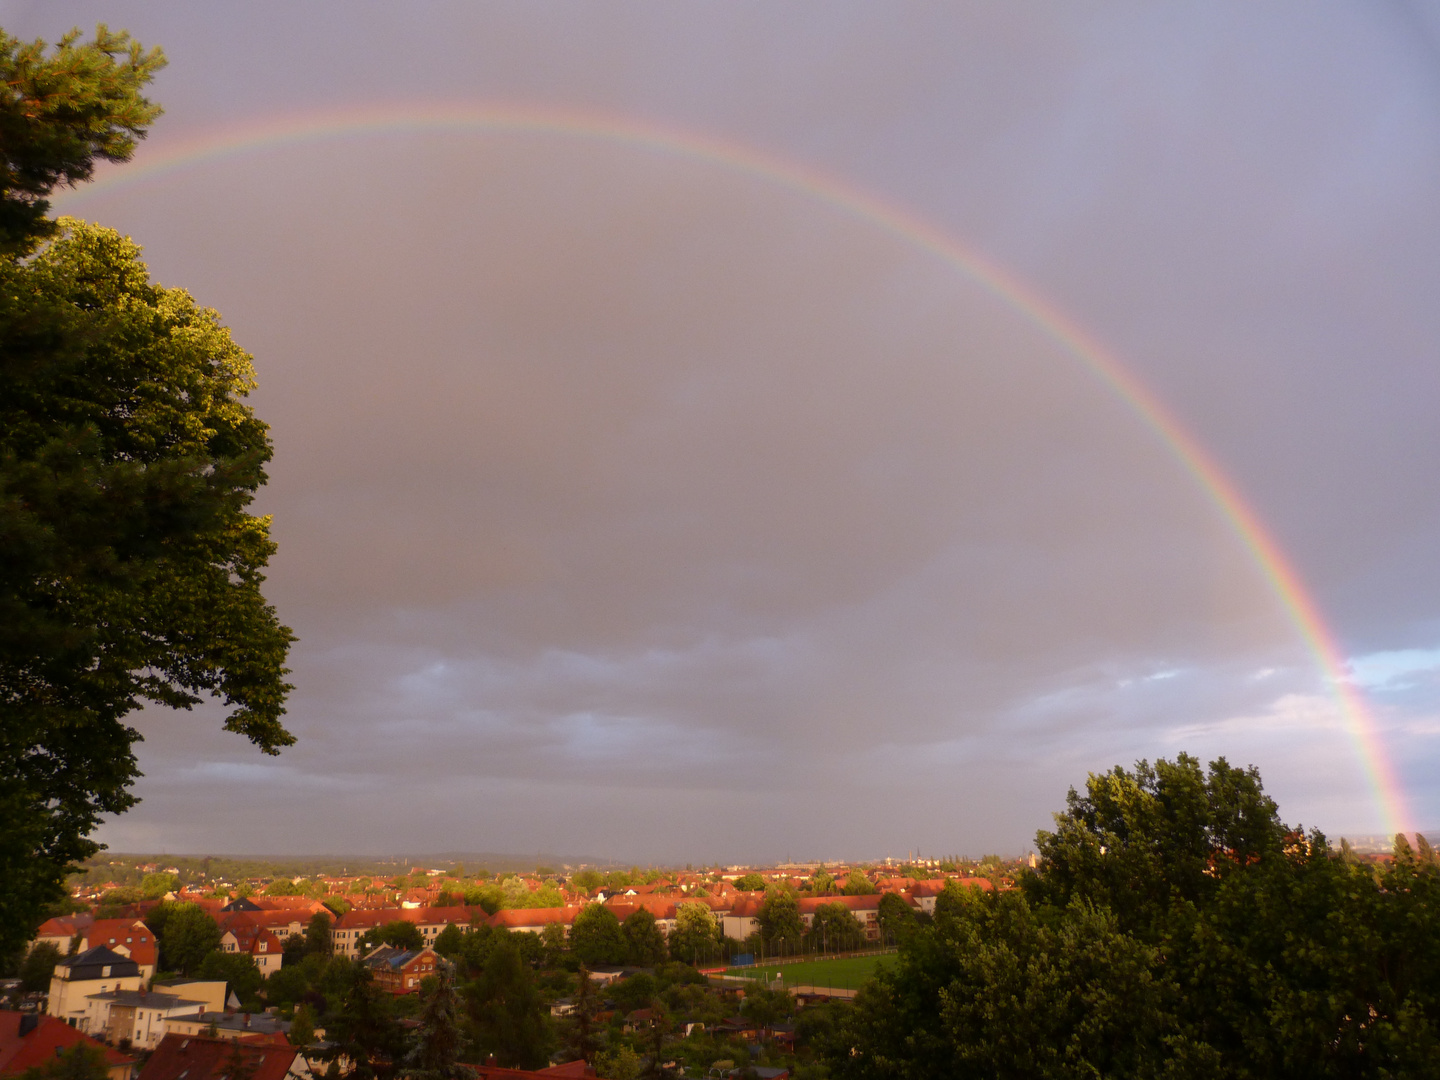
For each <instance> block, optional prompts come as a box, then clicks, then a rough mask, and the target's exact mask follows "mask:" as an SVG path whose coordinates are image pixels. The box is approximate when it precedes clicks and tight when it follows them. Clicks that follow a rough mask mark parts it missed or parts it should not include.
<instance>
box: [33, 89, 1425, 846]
mask: <svg viewBox="0 0 1440 1080" xmlns="http://www.w3.org/2000/svg"><path fill="white" fill-rule="evenodd" d="M424 132H435V133H451V134H492V135H494V134H506V133H528V134H536V133H539V134H551V135H555V136H557V137H565V138H571V139H586V140H593V141H599V142H607V143H620V144H624V145H628V146H631V147H635V148H637V149H648V150H650V151H654V152H658V153H662V154H669V155H676V156H680V157H685V158H690V159H693V160H696V161H699V162H703V163H706V164H709V165H712V166H715V167H719V168H723V169H728V170H731V171H734V172H739V173H743V174H745V175H747V176H751V177H755V178H758V179H760V180H763V181H765V182H767V183H770V184H773V185H775V186H777V187H780V188H785V189H789V190H790V191H794V192H798V193H800V194H802V195H805V196H807V197H809V198H812V199H814V200H817V201H819V202H821V203H824V204H826V205H828V206H829V207H831V208H833V209H834V210H835V211H837V212H839V213H841V214H844V215H846V216H849V217H852V218H855V219H858V220H859V221H862V222H864V223H867V224H869V225H870V226H872V227H875V228H878V229H881V230H884V231H885V232H887V233H889V234H891V235H893V236H895V237H897V238H899V239H901V240H903V241H904V242H906V243H908V244H912V245H914V246H916V247H918V248H922V249H924V250H926V251H929V252H931V253H932V254H933V255H935V256H937V257H938V258H939V259H940V260H942V261H943V262H944V263H946V264H948V265H949V266H950V267H951V268H952V269H953V270H955V271H958V272H959V273H960V274H961V275H963V276H964V277H966V278H968V279H969V280H971V281H972V282H974V283H975V284H976V285H978V286H980V287H981V288H983V289H985V290H986V291H988V292H990V293H992V294H993V295H995V296H996V297H998V298H1000V299H1001V300H1003V301H1004V302H1005V303H1006V304H1007V305H1009V306H1010V307H1011V308H1012V309H1013V310H1014V311H1015V312H1016V313H1018V314H1019V315H1020V316H1022V317H1023V318H1025V319H1027V320H1029V321H1030V322H1031V323H1033V324H1034V325H1035V326H1036V327H1038V328H1039V329H1040V330H1041V331H1043V332H1044V333H1045V334H1046V335H1047V336H1048V337H1050V338H1051V339H1052V340H1054V341H1055V342H1056V343H1057V344H1059V345H1060V346H1061V347H1062V348H1063V349H1064V350H1065V351H1066V352H1067V353H1069V354H1070V355H1071V356H1073V357H1075V358H1076V359H1077V360H1079V361H1080V362H1081V363H1082V364H1084V365H1085V367H1086V368H1088V369H1089V371H1090V372H1091V373H1092V374H1093V375H1094V376H1095V377H1096V378H1098V379H1099V380H1100V381H1101V382H1102V383H1103V384H1104V385H1105V386H1107V387H1108V388H1109V389H1110V390H1111V391H1112V392H1113V393H1114V394H1115V395H1116V397H1118V398H1119V399H1120V401H1121V402H1123V403H1124V405H1125V406H1126V407H1127V408H1128V409H1129V410H1130V411H1131V412H1132V413H1133V414H1134V415H1135V416H1136V418H1137V419H1139V420H1140V422H1141V423H1142V424H1144V425H1145V427H1147V428H1148V429H1149V430H1150V431H1151V432H1152V433H1153V434H1154V435H1155V436H1156V438H1157V439H1158V440H1159V441H1160V442H1161V444H1163V445H1164V446H1165V447H1166V448H1167V449H1168V450H1169V452H1170V453H1171V454H1172V455H1173V456H1174V458H1175V459H1176V460H1177V461H1178V462H1179V464H1180V465H1181V466H1182V467H1183V468H1184V470H1185V471H1186V472H1187V473H1188V474H1189V475H1190V476H1191V477H1192V478H1193V480H1194V481H1195V483H1196V484H1198V485H1199V487H1200V489H1201V490H1202V491H1203V492H1204V493H1205V495H1206V497H1207V498H1208V499H1209V500H1210V502H1211V503H1212V504H1213V505H1214V506H1215V508H1216V509H1217V510H1218V511H1219V512H1220V514H1221V515H1222V516H1223V518H1224V519H1225V520H1226V521H1227V522H1228V524H1229V526H1230V528H1231V529H1232V531H1233V532H1234V534H1235V535H1236V537H1237V538H1238V539H1239V541H1240V542H1241V544H1242V545H1243V546H1244V547H1245V549H1246V550H1247V551H1248V553H1249V554H1250V556H1251V558H1252V559H1253V560H1254V562H1255V564H1256V566H1257V567H1258V569H1259V570H1260V572H1261V574H1262V575H1263V577H1264V578H1265V580H1266V581H1267V582H1268V584H1269V586H1270V588H1271V590H1272V591H1273V592H1274V594H1275V596H1276V598H1277V600H1278V601H1279V603H1280V605H1281V607H1282V608H1283V610H1284V611H1285V613H1286V614H1287V616H1288V617H1289V619H1290V621H1291V622H1292V623H1293V624H1294V626H1295V628H1296V630H1297V631H1298V633H1299V635H1300V637H1301V639H1302V640H1303V641H1304V643H1305V645H1306V647H1307V648H1308V650H1309V651H1310V653H1311V654H1312V655H1313V657H1314V659H1315V661H1316V663H1317V664H1318V666H1319V667H1320V669H1321V670H1322V671H1323V672H1324V673H1325V676H1326V678H1327V680H1328V681H1329V683H1330V685H1331V687H1332V691H1333V693H1334V695H1335V699H1336V701H1337V704H1338V706H1339V708H1340V711H1341V715H1342V717H1343V719H1344V723H1345V725H1346V728H1347V730H1348V731H1349V734H1350V736H1351V738H1352V740H1353V743H1354V745H1355V749H1356V753H1357V756H1358V758H1359V761H1360V764H1361V767H1362V769H1363V770H1364V772H1365V775H1366V779H1367V781H1368V783H1369V785H1370V787H1371V790H1372V792H1373V795H1374V800H1375V803H1376V806H1377V808H1378V809H1379V811H1380V815H1381V817H1382V819H1383V822H1384V825H1385V828H1386V831H1387V832H1389V833H1395V832H1400V831H1407V830H1408V828H1409V825H1410V816H1409V812H1408V809H1407V806H1406V799H1405V793H1404V789H1403V787H1402V785H1401V783H1400V781H1399V778H1398V775H1397V773H1396V770H1395V767H1394V765H1393V762H1392V761H1391V759H1390V756H1389V754H1388V753H1387V752H1386V748H1385V745H1384V742H1383V740H1382V738H1381V736H1380V732H1379V730H1378V725H1377V724H1376V721H1375V718H1374V716H1373V715H1372V714H1371V712H1370V709H1369V707H1368V705H1367V703H1366V702H1365V700H1364V698H1363V696H1362V695H1361V693H1360V691H1359V689H1358V687H1357V686H1356V685H1355V682H1354V680H1353V679H1352V678H1351V676H1350V673H1349V670H1348V665H1347V663H1346V659H1345V654H1344V652H1343V650H1342V649H1341V647H1340V645H1339V642H1338V640H1337V639H1336V636H1335V634H1334V633H1333V632H1332V631H1331V630H1330V628H1329V626H1328V625H1327V623H1326V622H1325V620H1324V618H1323V617H1322V615H1321V613H1320V609H1319V607H1318V606H1317V605H1316V603H1315V601H1314V599H1313V598H1312V597H1311V595H1310V593H1309V591H1308V590H1307V589H1306V588H1305V585H1304V583H1303V581H1302V580H1301V578H1300V575H1299V573H1298V572H1297V571H1296V569H1295V567H1294V565H1293V563H1292V562H1291V560H1290V559H1289V558H1288V557H1287V556H1286V555H1285V553H1284V551H1283V550H1282V549H1281V547H1280V546H1279V544H1278V543H1277V542H1276V540H1275V538H1274V537H1273V535H1272V534H1271V533H1270V531H1269V529H1267V528H1266V526H1265V524H1264V523H1263V521H1262V520H1261V519H1260V517H1259V515H1258V514H1256V512H1255V510H1254V509H1253V508H1252V507H1251V506H1250V504H1249V503H1248V501H1247V500H1246V499H1245V498H1244V496H1243V495H1242V494H1241V492H1240V490H1239V488H1238V487H1237V486H1236V484H1235V483H1234V482H1233V481H1232V480H1231V479H1230V478H1229V477H1228V476H1227V475H1226V473H1225V472H1224V471H1223V470H1222V469H1221V468H1220V466H1219V464H1218V463H1217V462H1216V460H1215V459H1214V457H1213V456H1212V455H1211V454H1210V453H1208V452H1207V451H1206V450H1205V448H1204V447H1203V446H1201V445H1200V443H1199V442H1198V441H1197V440H1196V439H1195V438H1194V436H1192V435H1191V434H1190V433H1189V431H1188V430H1187V429H1186V428H1185V426H1184V425H1183V424H1182V423H1181V422H1180V420H1179V419H1178V418H1177V417H1176V416H1175V415H1174V413H1173V412H1172V411H1171V410H1170V409H1169V408H1168V407H1167V406H1166V405H1165V404H1164V403H1163V402H1162V401H1161V400H1160V399H1159V398H1158V397H1157V396H1156V395H1155V394H1154V393H1152V392H1151V391H1150V390H1149V389H1148V388H1147V387H1146V386H1145V385H1144V384H1143V383H1142V382H1141V381H1140V380H1139V379H1138V378H1137V377H1136V376H1135V375H1134V374H1132V373H1131V372H1130V371H1129V370H1128V369H1127V368H1126V367H1125V366H1124V365H1123V364H1122V363H1121V362H1120V360H1119V358H1118V357H1117V356H1115V354H1114V353H1113V352H1111V351H1110V350H1108V349H1107V348H1106V347H1104V346H1103V345H1102V344H1101V343H1100V342H1099V341H1097V340H1095V338H1094V337H1092V336H1091V335H1090V334H1089V333H1087V332H1086V331H1085V330H1084V329H1083V328H1082V327H1080V326H1079V325H1078V324H1076V323H1075V322H1074V320H1072V319H1071V318H1069V317H1068V316H1067V315H1065V314H1064V313H1063V312H1061V311H1060V310H1059V309H1058V308H1057V307H1056V306H1054V305H1053V304H1052V303H1050V302H1049V301H1048V300H1046V299H1045V298H1044V297H1042V296H1040V295H1039V294H1038V293H1036V291H1035V290H1034V289H1032V288H1029V287H1027V286H1026V285H1025V284H1023V283H1022V282H1021V281H1020V280H1019V279H1017V278H1016V277H1014V276H1013V275H1011V274H1010V273H1008V272H1006V271H1005V270H1004V269H1002V268H1001V267H999V266H997V265H996V264H994V263H993V262H991V261H990V260H988V259H986V258H985V257H984V256H983V255H981V254H980V253H979V252H977V251H975V250H973V249H971V248H970V247H968V246H966V245H965V244H963V243H962V242H961V241H960V240H958V239H957V238H955V237H954V236H951V235H950V234H948V233H947V232H945V231H944V230H942V229H940V228H938V227H937V226H936V225H934V224H933V223H931V222H929V221H926V220H925V219H924V218H922V217H920V216H919V215H917V214H914V213H913V212H911V211H909V210H907V209H905V208H904V207H902V206H899V205H897V204H895V203H893V202H891V201H888V200H886V199H884V198H881V197H879V196H877V195H875V194H873V193H870V192H866V191H863V190H861V189H860V188H858V187H856V186H854V185H852V184H850V183H848V182H846V181H845V180H843V179H840V178H837V177H834V176H831V175H829V174H826V173H823V172H820V171H818V170H815V169H813V168H809V167H807V166H804V165H801V164H798V163H796V162H793V161H788V160H785V159H782V158H780V157H778V156H775V155H772V154H769V153H766V152H763V151H760V150H757V149H756V148H754V147H750V146H746V145H743V144H741V143H737V142H733V141H729V140H725V139H720V138H715V137H712V136H709V135H704V134H699V133H696V132H693V131H687V130H683V129H679V128H671V127H666V126H663V125H660V124H656V123H652V122H649V121H644V122H642V121H638V120H636V119H634V118H632V117H627V116H623V115H619V114H613V113H606V112H599V111H586V110H578V109H571V108H550V107H541V106H530V105H521V104H455V103H416V104H411V105H407V106H360V107H356V108H350V109H343V110H335V111H319V112H305V113H298V114H294V115H289V116H281V117H267V118H262V119H259V120H255V121H251V122H247V123H243V124H239V125H236V126H234V127H231V128H227V129H225V130H223V131H220V132H217V133H215V134H213V135H206V136H203V137H199V138H193V139H189V140H181V141H178V142H174V143H169V144H166V145H164V146H160V147H156V149H155V151H154V152H151V153H144V152H143V148H142V154H141V156H140V158H139V160H137V161H135V162H133V163H130V164H127V165H124V166H122V167H118V168H114V169H107V170H105V171H104V172H103V173H102V175H101V176H100V177H99V178H98V179H97V180H96V181H94V182H93V183H91V184H88V185H87V186H86V187H85V188H83V189H80V190H78V191H76V192H69V193H66V194H65V195H63V196H62V197H61V198H60V199H59V200H57V201H58V202H60V203H62V204H71V203H74V202H78V201H80V200H82V199H87V198H90V197H94V196H101V195H104V194H109V193H114V192H117V191H120V190H123V189H126V188H130V187H134V186H137V185H140V184H143V183H145V182H146V181H147V180H150V179H152V178H155V177H159V176H163V175H169V174H174V173H177V172H180V171H183V170H185V169H189V168H196V167H199V166H203V165H209V164H213V163H215V162H218V161H223V160H225V159H227V158H234V157H240V156H244V155H247V154H254V153H258V152H265V151H273V150H277V149H282V148H284V147H287V146H296V145H302V144H312V143H316V142H322V141H327V140H343V139H351V138H357V137H370V136H377V135H387V134H402V133H403V134H415V133H424Z"/></svg>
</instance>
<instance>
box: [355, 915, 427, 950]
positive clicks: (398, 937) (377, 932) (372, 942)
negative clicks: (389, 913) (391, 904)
mask: <svg viewBox="0 0 1440 1080" xmlns="http://www.w3.org/2000/svg"><path fill="white" fill-rule="evenodd" d="M377 945H391V946H393V947H395V948H397V949H420V948H424V946H425V935H424V934H422V933H420V928H419V927H418V926H416V925H415V924H414V923H412V922H410V921H408V920H406V919H396V920H394V921H393V922H388V923H385V924H383V925H381V926H377V927H375V929H373V930H371V931H369V932H368V933H366V934H365V935H364V936H363V937H361V939H360V946H361V948H362V949H373V948H374V947H375V946H377Z"/></svg>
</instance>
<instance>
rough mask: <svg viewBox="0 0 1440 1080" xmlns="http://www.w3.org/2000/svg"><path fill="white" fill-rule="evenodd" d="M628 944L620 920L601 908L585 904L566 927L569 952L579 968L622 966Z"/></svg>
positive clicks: (598, 905) (612, 913) (597, 905)
mask: <svg viewBox="0 0 1440 1080" xmlns="http://www.w3.org/2000/svg"><path fill="white" fill-rule="evenodd" d="M627 947H628V943H627V942H626V940H625V934H624V932H623V931H622V930H621V929H620V920H619V919H617V918H616V917H615V913H614V912H613V911H611V910H610V909H609V908H607V907H605V906H604V905H603V904H586V905H585V906H584V907H583V908H581V909H580V913H579V914H578V915H576V916H575V922H574V925H572V926H571V927H570V949H571V951H572V952H574V953H575V955H576V956H577V957H578V958H579V960H580V962H581V963H582V964H586V965H588V966H590V967H603V966H605V965H609V964H623V963H624V962H625V952H626V949H627Z"/></svg>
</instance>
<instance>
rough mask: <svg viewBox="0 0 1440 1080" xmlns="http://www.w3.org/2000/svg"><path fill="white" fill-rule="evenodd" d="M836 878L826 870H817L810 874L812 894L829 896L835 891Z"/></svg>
mask: <svg viewBox="0 0 1440 1080" xmlns="http://www.w3.org/2000/svg"><path fill="white" fill-rule="evenodd" d="M835 891H837V890H836V887H835V879H834V878H833V877H831V876H830V875H829V874H827V873H826V872H825V871H824V870H817V871H815V873H814V874H812V875H811V876H810V895H811V896H829V895H830V894H831V893H832V892H835Z"/></svg>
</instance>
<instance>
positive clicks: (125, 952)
mask: <svg viewBox="0 0 1440 1080" xmlns="http://www.w3.org/2000/svg"><path fill="white" fill-rule="evenodd" d="M97 945H104V946H105V947H106V948H107V949H111V950H113V951H115V952H117V953H119V954H120V955H121V956H126V957H129V958H130V959H131V960H134V961H135V963H136V964H137V965H138V966H139V968H140V977H141V978H142V979H153V978H154V977H155V964H156V962H157V949H156V945H155V934H154V931H152V930H151V929H150V928H149V927H148V926H146V925H145V924H144V923H143V922H141V921H140V920H139V919H96V920H95V921H94V922H92V923H91V924H90V925H89V926H87V927H86V928H85V929H84V930H83V931H82V933H81V938H80V951H81V952H84V951H85V950H86V949H93V948H95V946H97Z"/></svg>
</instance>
